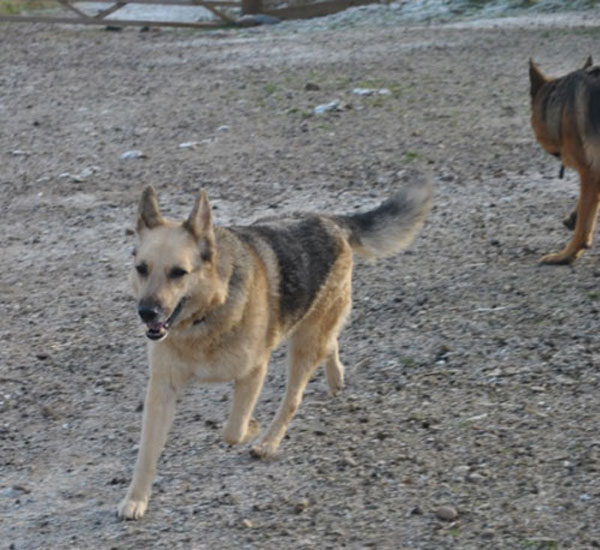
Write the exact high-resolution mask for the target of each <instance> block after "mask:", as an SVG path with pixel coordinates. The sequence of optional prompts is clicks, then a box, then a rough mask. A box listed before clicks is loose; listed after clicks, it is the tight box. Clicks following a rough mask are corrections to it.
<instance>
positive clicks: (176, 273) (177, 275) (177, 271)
mask: <svg viewBox="0 0 600 550" xmlns="http://www.w3.org/2000/svg"><path fill="white" fill-rule="evenodd" d="M184 275H187V271H186V270H185V269H183V268H182V267H174V268H173V269H171V271H170V273H169V277H171V279H181V277H183V276H184Z"/></svg>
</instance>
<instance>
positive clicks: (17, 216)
mask: <svg viewBox="0 0 600 550" xmlns="http://www.w3.org/2000/svg"><path fill="white" fill-rule="evenodd" d="M384 19H386V18H385V17H384ZM552 21H553V22H552ZM552 21H550V20H547V21H546V23H545V24H543V25H538V24H532V23H531V21H530V20H527V19H523V20H519V19H518V18H517V19H516V20H513V21H512V23H511V24H510V25H508V24H507V25H500V24H497V23H494V24H489V23H475V24H464V25H463V24H456V23H454V24H429V25H420V26H415V25H413V26H406V25H403V24H401V23H394V22H393V20H392V19H390V20H387V19H386V24H381V22H380V20H379V19H377V20H376V21H375V20H374V21H373V22H371V23H370V22H369V19H368V18H366V19H365V20H363V21H361V22H360V24H352V23H347V24H344V23H343V22H341V23H339V22H338V23H335V24H330V25H325V24H320V25H316V26H313V27H311V26H310V25H308V24H306V23H303V24H285V25H280V26H277V27H269V28H261V29H249V30H243V31H239V30H224V31H216V32H210V33H204V32H194V31H188V30H179V31H151V32H139V31H138V30H135V29H127V30H124V31H122V32H106V31H105V30H104V29H101V28H81V27H66V26H65V27H60V26H59V27H56V26H55V27H52V26H34V25H32V26H29V25H8V24H4V25H2V26H0V158H1V164H2V170H1V171H0V190H1V195H0V205H1V213H2V215H1V217H0V235H2V237H0V240H1V243H2V246H1V249H2V261H1V263H0V308H1V310H2V315H1V321H0V339H1V341H2V345H1V347H0V368H1V371H0V388H1V390H0V535H1V537H0V540H1V542H0V546H1V547H2V548H7V549H8V548H10V549H17V550H30V549H37V548H43V549H47V548H52V549H63V548H81V549H87V548H107V549H109V548H110V549H121V548H123V549H124V548H127V549H147V548H153V549H154V548H169V549H173V548H192V549H217V548H236V549H241V548H244V549H254V548H256V549H279V548H294V549H313V548H319V549H321V548H323V549H335V548H352V549H362V548H377V549H402V550H408V549H416V550H440V549H461V550H462V549H465V550H466V549H469V550H471V549H473V550H480V549H486V550H487V549H509V550H521V549H523V550H525V549H526V550H532V549H533V550H555V549H567V548H569V549H577V550H581V549H592V548H598V547H600V433H599V427H600V398H599V393H600V366H599V365H600V335H599V334H598V330H597V324H598V314H599V308H600V301H599V300H600V289H599V288H598V278H599V277H600V245H596V246H595V247H593V248H592V249H591V250H589V251H587V252H586V253H585V254H584V256H583V257H582V258H581V259H580V260H579V261H578V262H577V264H576V265H574V266H573V267H547V266H541V265H539V263H538V260H539V258H540V257H541V256H542V254H544V253H547V252H551V251H557V250H559V249H560V248H561V247H562V246H563V245H564V244H565V243H566V242H567V241H568V239H569V238H570V234H569V231H568V230H567V229H566V228H564V227H563V226H562V223H561V220H562V218H563V217H564V216H565V215H566V214H567V213H568V212H569V211H570V209H571V208H572V206H573V205H574V202H575V200H576V197H577V177H576V174H574V173H572V172H567V174H566V176H565V179H563V180H560V179H558V169H559V165H558V163H557V161H556V160H555V159H553V158H552V157H550V156H548V155H546V154H545V153H543V152H542V151H541V149H540V147H539V146H538V145H537V144H536V143H535V141H534V138H533V135H532V132H531V129H530V126H529V119H528V115H529V97H528V85H529V84H528V76H527V60H528V58H529V57H530V56H533V57H534V58H535V59H536V60H537V61H538V62H539V64H540V66H541V67H542V69H545V70H547V72H548V73H550V74H553V75H559V74H562V73H564V72H567V71H569V70H571V69H574V68H575V67H577V66H579V65H580V64H582V63H583V62H584V60H585V58H586V56H587V55H588V54H594V55H596V56H598V55H600V52H598V39H599V36H600V35H599V32H598V29H597V28H595V27H589V26H588V27H581V26H577V25H575V26H572V25H570V24H567V23H565V22H564V21H563V20H561V19H560V18H556V19H553V20H552ZM585 21H586V22H587V23H588V24H589V23H590V18H588V17H586V18H585ZM592 22H593V21H592ZM355 88H370V89H373V90H387V92H384V93H381V94H372V95H369V96H363V95H357V94H354V93H352V92H353V90H354V89H355ZM334 100H337V101H338V102H339V110H336V111H330V112H326V113H325V114H323V115H315V114H314V112H313V109H314V108H315V107H316V106H317V105H321V104H326V103H329V102H332V101H334ZM131 151H139V152H141V155H142V156H141V157H139V156H138V158H121V157H122V155H123V154H124V153H127V152H131ZM126 156H127V155H126ZM130 156H133V157H136V155H130ZM415 167H416V168H418V169H424V170H425V169H426V170H429V171H430V172H431V174H432V175H433V179H434V182H435V206H434V208H433V211H432V212H431V214H430V216H429V218H428V220H427V222H426V225H425V227H424V229H423V231H422V232H421V234H420V236H419V237H418V239H417V240H416V241H415V243H414V244H413V246H412V247H411V248H410V250H409V251H407V252H405V253H403V254H401V255H399V256H398V257H395V258H391V259H388V260H385V261H381V262H379V263H376V264H369V263H366V262H362V261H357V265H356V269H355V277H354V308H353V314H352V317H351V321H350V323H349V325H348V327H347V328H346V329H345V330H344V332H343V335H342V338H341V350H342V351H341V353H342V360H343V361H344V363H345V364H346V366H347V387H346V389H345V390H344V392H343V393H342V395H341V396H339V397H337V398H330V397H329V396H328V395H327V387H326V383H325V380H324V373H323V372H322V371H319V372H318V374H317V375H316V376H315V378H314V380H313V381H312V382H311V384H310V385H309V389H308V391H307V394H306V397H305V400H304V402H303V404H302V406H301V409H300V412H299V414H298V416H297V417H296V419H295V421H294V422H293V424H292V426H291V428H290V430H289V433H288V437H287V438H286V440H284V442H283V444H282V447H281V451H280V455H279V457H278V459H276V460H274V461H268V462H260V461H256V460H254V459H252V458H251V457H250V456H249V452H248V447H247V446H246V447H228V446H227V445H226V444H225V443H224V442H223V441H222V439H221V437H220V430H221V428H222V426H223V421H224V419H225V418H226V414H227V412H228V407H229V400H230V388H229V387H227V386H210V387H200V386H194V387H190V388H189V389H188V390H187V391H186V392H185V395H183V397H182V398H181V400H180V404H179V407H178V412H177V416H176V420H175V425H174V427H173V430H172V432H171V434H170V437H169V441H168V444H167V447H166V449H165V452H164V454H163V456H162V458H161V461H160V464H159V477H158V479H157V481H156V483H155V486H154V494H153V496H152V499H151V501H150V506H149V509H148V513H147V515H146V517H144V519H143V520H141V521H139V522H121V521H118V520H117V518H116V516H115V510H116V505H117V503H118V501H119V500H120V499H121V498H122V497H123V495H124V493H125V490H126V487H127V484H128V482H129V479H130V476H131V473H132V467H133V462H134V459H135V454H136V446H137V442H138V437H139V430H140V421H141V402H142V399H143V396H144V390H145V384H146V380H147V366H146V361H145V345H146V341H145V338H144V336H143V329H142V327H141V326H140V323H139V322H138V319H137V318H136V312H135V304H134V303H133V302H132V300H131V299H130V298H129V297H128V291H127V284H126V280H127V274H128V270H129V268H130V263H131V259H130V251H131V249H132V247H133V245H134V242H135V236H134V235H133V234H132V227H133V222H134V216H135V210H136V207H137V201H138V197H139V194H140V191H141V189H142V187H143V186H144V185H146V184H148V183H152V184H154V185H155V186H156V188H157V190H158V192H159V196H160V198H161V202H162V204H163V206H164V209H165V211H166V212H167V213H168V214H170V215H171V216H172V217H183V216H185V215H187V213H188V211H189V208H190V207H191V204H192V201H193V199H194V197H195V195H196V193H197V191H198V190H199V189H200V188H205V189H207V190H208V192H209V194H210V196H211V198H212V200H213V204H214V209H215V216H216V219H217V221H218V222H219V223H222V224H227V223H231V222H233V221H235V222H236V223H240V222H246V221H251V220H253V219H255V218H256V217H258V216H262V215H265V214H268V215H271V214H276V213H278V212H284V211H287V210H293V209H298V208H302V209H312V210H321V211H336V212H345V211H352V210H354V209H355V208H367V207H369V206H372V205H374V204H375V203H377V202H379V201H380V200H381V199H383V198H384V197H386V196H387V195H389V194H390V193H391V192H392V191H393V190H394V189H395V188H397V186H398V185H401V183H402V179H403V172H404V171H405V170H407V169H409V168H415ZM284 359H285V350H281V351H279V352H278V353H277V354H275V356H274V357H273V361H272V364H271V368H270V374H269V376H268V379H267V382H266V384H265V388H264V390H263V393H262V395H261V400H260V402H259V405H258V408H257V418H258V419H259V420H260V421H261V422H262V424H263V425H265V424H267V423H268V422H269V421H270V420H271V418H272V416H273V414H274V412H275V409H276V407H277V404H278V402H279V399H280V396H281V394H282V391H283V386H284V383H285V361H284ZM440 507H446V508H445V510H446V512H449V514H450V516H453V515H456V517H454V518H452V517H447V518H446V519H444V518H443V517H441V516H444V514H443V512H444V510H443V509H442V511H440ZM454 513H455V514H454Z"/></svg>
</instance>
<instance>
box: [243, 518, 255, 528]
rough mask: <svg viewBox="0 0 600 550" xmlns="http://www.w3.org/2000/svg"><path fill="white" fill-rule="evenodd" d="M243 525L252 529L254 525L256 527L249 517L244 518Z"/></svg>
mask: <svg viewBox="0 0 600 550" xmlns="http://www.w3.org/2000/svg"><path fill="white" fill-rule="evenodd" d="M242 525H243V526H244V527H246V528H247V529H252V527H254V523H252V522H251V521H250V520H249V519H243V520H242Z"/></svg>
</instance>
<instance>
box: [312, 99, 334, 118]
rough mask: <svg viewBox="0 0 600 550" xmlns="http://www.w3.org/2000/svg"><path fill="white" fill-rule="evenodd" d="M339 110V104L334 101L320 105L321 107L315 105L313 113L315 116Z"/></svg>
mask: <svg viewBox="0 0 600 550" xmlns="http://www.w3.org/2000/svg"><path fill="white" fill-rule="evenodd" d="M339 109H340V102H339V101H337V100H335V101H330V102H329V103H322V104H321V105H317V106H316V107H315V108H314V113H315V115H323V114H325V113H328V112H330V111H338V110H339Z"/></svg>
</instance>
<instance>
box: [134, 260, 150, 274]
mask: <svg viewBox="0 0 600 550" xmlns="http://www.w3.org/2000/svg"><path fill="white" fill-rule="evenodd" d="M135 270H136V271H137V272H138V274H139V275H140V276H141V277H146V276H147V275H148V266H147V264H145V263H142V264H138V265H136V266H135Z"/></svg>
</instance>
